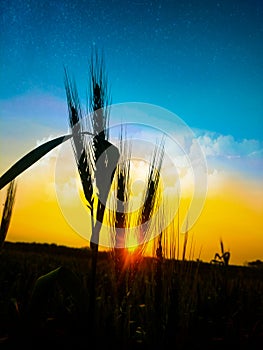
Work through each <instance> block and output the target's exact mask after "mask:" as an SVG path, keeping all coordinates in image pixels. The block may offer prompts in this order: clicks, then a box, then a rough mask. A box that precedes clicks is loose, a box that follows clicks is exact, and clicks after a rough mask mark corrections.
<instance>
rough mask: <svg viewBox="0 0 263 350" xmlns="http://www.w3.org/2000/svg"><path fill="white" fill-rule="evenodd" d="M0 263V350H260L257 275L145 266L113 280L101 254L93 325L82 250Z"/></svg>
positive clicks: (107, 258) (53, 249)
mask: <svg viewBox="0 0 263 350" xmlns="http://www.w3.org/2000/svg"><path fill="white" fill-rule="evenodd" d="M0 261H1V268H0V348H3V349H4V348H6V349H9V348H10V349H11V348H18V347H22V346H26V347H27V348H29V347H30V345H31V346H32V348H36V349H38V348H40V347H41V346H43V347H45V348H47V347H50V346H54V345H55V346H59V347H61V348H66V347H67V348H75V349H84V348H85V349H88V348H92V349H94V348H95V349H96V348H102V347H104V346H107V347H109V346H115V347H116V348H117V349H155V348H156V349H157V348H158V349H160V348H167V347H169V348H170V347H171V348H172V349H211V350H212V349H221V348H223V349H230V348H231V349H247V350H253V349H258V350H259V349H262V348H263V270H262V269H260V268H256V267H255V268H253V267H242V266H231V265H230V266H228V267H225V266H216V265H211V264H208V263H202V262H196V261H195V262H194V261H161V262H160V261H158V260H157V259H153V258H144V259H142V260H141V261H140V262H138V263H137V264H133V263H132V262H131V261H130V262H129V264H127V267H126V269H125V270H124V271H121V272H120V271H119V272H118V273H119V275H118V273H117V274H116V273H115V270H114V266H113V258H112V255H111V254H110V253H99V257H98V267H97V282H96V303H95V305H94V310H95V311H94V316H93V317H92V319H91V318H90V311H89V310H90V305H89V302H88V300H89V294H90V278H91V276H90V271H91V253H90V250H89V249H74V248H67V247H62V246H56V245H48V244H34V243H31V244H26V243H10V242H5V245H4V247H3V249H2V252H1V253H0ZM51 271H53V273H51V274H49V275H47V274H48V273H49V272H51ZM43 275H47V276H46V277H45V278H42V279H40V280H39V279H38V278H39V277H40V276H43ZM91 343H94V344H93V345H92V344H91Z"/></svg>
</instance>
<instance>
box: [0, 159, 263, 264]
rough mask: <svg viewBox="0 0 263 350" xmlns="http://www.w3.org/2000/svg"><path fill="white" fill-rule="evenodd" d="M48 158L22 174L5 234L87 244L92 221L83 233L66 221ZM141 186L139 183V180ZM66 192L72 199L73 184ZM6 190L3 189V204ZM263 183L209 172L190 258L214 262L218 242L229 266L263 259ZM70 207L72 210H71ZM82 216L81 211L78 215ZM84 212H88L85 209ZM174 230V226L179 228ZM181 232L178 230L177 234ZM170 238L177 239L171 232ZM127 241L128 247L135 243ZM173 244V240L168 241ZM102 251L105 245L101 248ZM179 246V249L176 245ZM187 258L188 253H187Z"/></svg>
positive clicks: (22, 238)
mask: <svg viewBox="0 0 263 350" xmlns="http://www.w3.org/2000/svg"><path fill="white" fill-rule="evenodd" d="M48 161H49V164H48V167H46V164H45V163H46V162H47V159H46V160H45V159H43V161H42V163H40V164H37V165H36V166H34V167H32V168H31V169H29V170H27V171H25V173H23V174H21V175H20V177H19V178H18V191H17V197H16V201H15V205H14V212H13V216H12V219H11V225H10V229H9V231H8V234H7V238H6V239H7V240H8V241H13V242H16V241H24V242H40V243H45V242H47V243H56V244H59V245H67V246H72V247H83V246H89V240H88V237H89V235H90V231H91V228H90V222H89V219H88V218H87V220H86V219H85V222H83V227H84V231H85V232H84V234H83V235H82V236H81V235H80V234H78V233H77V232H75V231H74V229H73V228H72V227H70V225H69V223H68V222H67V221H66V220H65V217H64V216H63V213H62V212H61V209H60V207H59V205H58V202H57V195H56V191H55V187H54V169H55V157H52V155H51V156H50V157H49V160H48ZM140 185H141V184H140ZM63 191H64V192H62V194H63V195H65V196H68V201H69V203H70V200H71V198H72V193H71V192H70V188H69V187H65V188H63ZM5 193H6V188H5V189H3V190H2V191H1V192H0V200H1V203H2V204H3V202H4V199H5ZM262 198H263V186H262V183H261V182H259V181H255V180H252V179H249V178H245V177H243V178H242V177H241V176H240V175H239V174H234V173H232V174H230V173H229V174H224V176H223V177H222V175H221V174H216V175H215V176H214V175H213V176H210V178H209V183H208V193H207V198H206V202H205V206H204V208H203V211H202V213H201V215H200V217H199V218H198V220H197V222H196V223H195V225H194V226H193V227H192V228H191V230H190V231H189V242H188V249H190V244H191V239H192V240H193V250H192V256H193V257H194V258H195V259H196V258H197V257H199V254H200V251H201V255H200V259H201V260H203V261H210V260H211V259H212V258H213V257H214V254H215V253H216V252H220V246H219V240H220V238H222V239H223V242H224V244H225V249H226V250H230V252H231V257H230V264H231V263H232V264H240V265H242V264H243V263H244V262H245V261H251V260H255V259H261V260H263V250H262V247H263V234H262V233H263V200H262ZM188 205H189V203H188V199H187V198H184V199H182V201H181V204H180V220H182V218H183V217H185V215H186V211H187V207H188ZM69 210H70V208H69ZM72 214H73V215H76V220H78V212H76V213H74V211H72ZM84 214H85V213H84ZM175 230H176V228H175ZM173 234H175V235H177V233H176V232H175V233H173ZM169 239H170V240H171V239H174V238H173V237H172V233H171V231H170V233H169V238H167V240H166V242H168V241H169ZM183 240H184V235H183V234H181V233H180V234H179V244H178V242H177V243H176V245H178V246H179V248H180V252H179V257H180V258H181V252H182V245H183ZM134 243H135V244H133V242H128V245H129V246H131V247H130V249H133V248H134V249H135V247H136V245H137V243H136V242H134ZM167 244H169V245H170V246H172V244H173V243H171V242H170V243H167ZM101 248H102V249H103V247H101ZM176 249H178V247H177V248H176ZM187 256H189V254H188V255H187Z"/></svg>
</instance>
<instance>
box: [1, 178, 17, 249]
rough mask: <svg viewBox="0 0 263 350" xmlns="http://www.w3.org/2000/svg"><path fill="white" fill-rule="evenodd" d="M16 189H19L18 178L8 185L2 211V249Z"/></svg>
mask: <svg viewBox="0 0 263 350" xmlns="http://www.w3.org/2000/svg"><path fill="white" fill-rule="evenodd" d="M16 189H17V184H16V180H13V181H11V182H10V184H9V185H8V188H7V193H6V199H5V203H4V209H3V213H2V220H1V226H0V250H1V249H2V247H3V245H4V241H5V239H6V236H7V232H8V229H9V226H10V222H11V217H12V213H13V208H14V202H15V197H16Z"/></svg>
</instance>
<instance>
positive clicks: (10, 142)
mask: <svg viewBox="0 0 263 350" xmlns="http://www.w3.org/2000/svg"><path fill="white" fill-rule="evenodd" d="M0 13H1V19H0V21H1V33H0V51H1V55H0V127H1V129H0V137H1V138H0V146H1V149H0V152H1V153H0V155H1V164H0V168H1V173H3V172H4V171H5V170H7V169H8V168H9V167H10V166H11V165H12V164H13V163H14V162H15V161H16V160H18V158H20V157H21V156H22V155H24V154H25V153H26V152H28V151H29V150H31V149H32V148H34V147H35V146H36V145H37V142H38V143H39V142H41V140H42V141H43V140H44V139H47V138H49V137H51V136H56V135H60V134H62V133H66V132H67V130H68V124H67V106H66V95H65V89H64V80H63V79H64V75H63V74H64V73H63V67H64V66H66V67H68V69H69V71H70V72H71V73H72V74H73V75H74V77H75V79H76V82H77V86H78V90H79V93H80V96H81V99H83V100H85V96H86V91H87V82H88V60H89V58H90V53H91V50H92V48H94V47H97V48H98V49H102V50H103V51H104V54H105V61H106V68H107V72H108V77H109V83H110V86H111V92H112V103H114V104H118V103H123V102H143V103H149V104H153V105H157V106H160V107H162V108H165V109H167V110H169V111H171V112H172V113H174V114H176V115H178V116H179V117H180V118H182V119H183V120H184V122H185V123H186V124H187V125H188V126H189V127H190V128H192V129H193V130H194V131H195V132H196V135H197V137H198V140H199V142H200V145H201V146H202V147H203V149H204V151H205V154H206V156H207V162H208V170H209V183H208V185H209V191H208V194H209V196H208V200H207V204H206V206H205V210H204V215H203V216H202V217H201V218H200V224H199V229H198V227H197V228H196V231H197V232H199V233H195V237H196V240H197V242H198V244H199V246H204V247H206V246H207V248H204V251H205V249H207V253H204V259H208V258H209V256H210V257H211V255H212V252H214V251H215V249H219V245H218V241H219V237H220V236H221V235H222V231H223V232H224V235H223V236H224V237H225V240H226V241H227V243H229V244H228V245H229V246H230V249H231V251H233V262H236V263H242V262H243V261H245V260H253V259H256V258H260V259H263V248H260V247H263V238H262V236H263V219H262V217H263V202H262V199H261V198H263V196H262V194H263V184H262V182H263V131H262V130H263V79H262V77H263V45H262V42H263V3H262V1H261V0H251V1H244V0H236V1H234V0H223V1H220V0H218V1H213V0H206V1H204V0H203V1H201V0H200V1H198V0H196V1H183V0H182V1H139V0H134V1H106V0H104V1H59V0H57V1H41V2H39V1H22V0H10V1H1V2H0ZM151 122H152V121H151V120H147V123H149V124H151ZM163 123H164V125H165V123H167V125H168V124H169V123H172V120H169V116H168V117H167V120H164V121H163ZM169 130H170V131H171V132H176V130H172V129H171V126H169ZM42 165H43V164H42ZM33 171H36V169H34V170H32V172H30V171H28V172H27V174H28V176H29V175H30V174H31V175H32V176H31V177H30V178H31V181H32V177H33V174H34V173H33ZM21 179H24V180H25V182H24V183H23V193H22V194H21V196H22V197H23V201H22V199H21V198H20V199H19V198H18V203H17V216H16V217H15V215H14V218H13V223H12V225H13V226H12V227H11V228H10V235H9V238H10V239H11V240H12V239H13V240H16V239H17V240H21V239H23V238H24V239H25V240H30V239H29V238H27V237H26V236H23V234H24V235H26V234H25V233H23V234H21V232H18V231H19V229H18V227H19V225H20V227H21V226H22V225H25V222H26V221H27V220H25V216H26V215H27V214H26V213H28V211H29V206H31V205H32V206H34V203H36V202H38V201H41V198H40V197H38V196H37V194H36V193H34V195H33V194H32V191H31V194H29V193H28V194H27V195H26V194H25V191H26V188H27V186H29V184H27V179H26V175H24V174H23V175H22V176H21ZM34 181H36V180H34ZM36 186H37V184H36ZM42 190H43V189H42ZM1 192H3V191H1ZM222 193H223V194H225V195H223V194H222ZM40 194H41V190H40V189H39V195H40ZM42 194H43V193H42ZM30 196H32V198H33V197H36V196H37V199H36V198H35V202H34V201H33V199H32V198H31V197H30ZM3 197H4V194H3V193H1V198H3ZM29 198H31V199H29ZM30 200H31V202H30ZM42 200H43V198H42ZM29 203H32V204H29ZM209 203H210V204H209ZM50 205H51V204H50ZM52 205H53V204H52ZM226 208H228V209H227V210H226ZM31 209H32V208H31ZM43 212H44V211H43V208H42V215H44V214H43ZM55 212H56V210H55V209H54V210H53V212H52V213H51V212H50V213H48V210H46V211H45V217H46V218H49V219H50V220H51V221H52V220H57V221H59V222H60V226H59V225H58V227H60V231H61V230H62V229H61V227H63V230H65V231H67V228H66V223H65V222H64V221H63V218H61V217H60V218H59V219H58V217H59V210H58V211H57V216H56V215H55V214H54V213H55ZM230 213H231V214H230ZM228 214H229V215H228ZM35 215H37V214H35ZM54 215H55V216H54ZM50 216H52V218H51V217H50ZM55 217H56V219H55ZM244 218H245V220H246V223H245V224H244V222H243V221H242V220H244ZM16 220H17V221H16ZM39 220H40V219H39V218H38V219H36V221H38V222H39ZM42 220H44V219H43V217H42ZM44 221H45V220H44ZM46 221H47V220H46ZM27 225H29V224H27ZM30 225H31V226H30V228H29V227H28V226H25V227H27V229H28V230H29V231H30V230H32V232H33V231H34V230H36V229H37V228H36V226H34V224H33V223H31V224H30ZM63 225H64V226H63ZM48 229H50V230H52V228H51V225H49V224H47V227H41V230H40V231H41V232H42V234H41V235H40V236H39V237H41V239H40V238H39V240H44V241H45V234H47V232H46V231H47V230H48ZM212 229H213V231H214V232H215V234H214V236H212V237H211V236H210V238H209V239H210V241H209V239H207V237H208V231H210V232H211V230H212ZM228 231H231V233H229V234H230V235H231V237H230V236H229V237H228ZM32 232H31V234H32ZM52 235H53V236H52ZM52 235H51V234H50V236H49V237H48V239H46V240H47V241H52V240H56V239H57V241H58V242H60V243H62V244H63V243H65V244H69V245H70V244H73V243H72V242H73V241H71V239H70V238H69V237H68V236H64V238H63V237H62V234H61V233H60V235H61V236H59V237H60V238H53V237H58V235H59V234H58V233H57V232H53V233H52ZM56 235H57V236H56ZM68 235H69V234H68ZM36 240H37V239H36ZM83 243H84V242H82V241H80V242H79V243H78V244H79V245H81V244H83ZM76 244H77V243H76ZM249 247H250V248H249ZM235 249H236V253H235ZM247 249H249V253H248V252H246V251H245V250H247ZM237 251H238V253H237ZM235 254H236V256H235Z"/></svg>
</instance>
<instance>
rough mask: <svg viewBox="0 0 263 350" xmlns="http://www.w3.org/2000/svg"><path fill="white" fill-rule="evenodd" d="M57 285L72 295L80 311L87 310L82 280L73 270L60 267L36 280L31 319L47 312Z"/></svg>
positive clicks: (32, 297) (31, 303)
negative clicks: (47, 306) (49, 301)
mask: <svg viewBox="0 0 263 350" xmlns="http://www.w3.org/2000/svg"><path fill="white" fill-rule="evenodd" d="M57 283H58V284H59V285H60V286H61V287H62V289H63V291H64V292H66V293H67V294H70V295H71V297H72V298H73V300H74V303H75V305H76V307H77V308H78V310H79V311H84V310H85V307H86V305H85V299H84V296H83V293H82V291H83V290H82V286H81V283H80V280H79V279H78V278H77V276H76V275H75V274H74V273H73V272H72V271H71V270H69V269H67V268H65V267H63V266H60V267H58V268H57V269H55V270H52V271H50V272H49V273H47V274H45V275H42V276H40V277H39V278H38V279H37V280H36V282H35V285H34V288H33V292H32V295H31V300H30V316H31V317H33V318H34V317H41V315H42V314H43V312H45V309H46V305H47V303H48V299H49V296H50V295H52V294H53V293H54V291H55V285H56V284H57Z"/></svg>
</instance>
